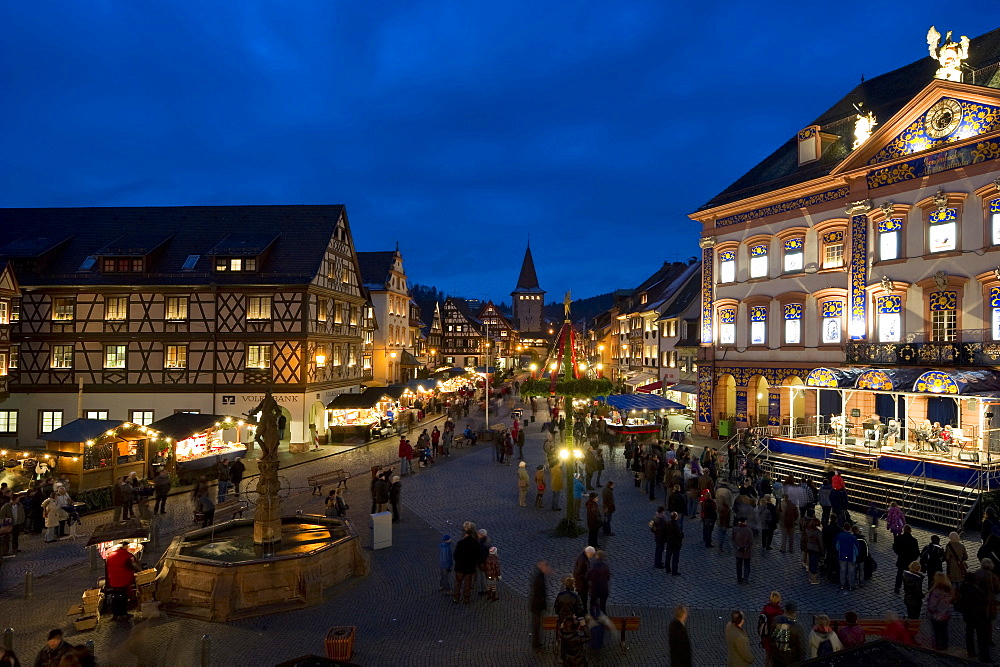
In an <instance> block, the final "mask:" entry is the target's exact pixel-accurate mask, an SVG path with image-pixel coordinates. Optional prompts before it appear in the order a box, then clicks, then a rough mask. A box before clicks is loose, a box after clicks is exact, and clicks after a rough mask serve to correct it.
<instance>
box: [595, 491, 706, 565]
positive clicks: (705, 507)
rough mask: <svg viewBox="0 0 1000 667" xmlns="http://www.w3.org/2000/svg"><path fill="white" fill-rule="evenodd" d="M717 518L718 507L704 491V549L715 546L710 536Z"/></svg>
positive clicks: (702, 525)
mask: <svg viewBox="0 0 1000 667" xmlns="http://www.w3.org/2000/svg"><path fill="white" fill-rule="evenodd" d="M609 483H610V482H609ZM718 518H719V506H718V504H717V503H716V502H715V498H713V497H712V492H711V491H709V490H708V489H705V490H704V491H702V492H701V539H702V541H703V542H704V543H705V548H706V549H711V548H712V547H713V546H715V545H713V544H712V534H713V533H714V532H715V522H716V521H717V520H718Z"/></svg>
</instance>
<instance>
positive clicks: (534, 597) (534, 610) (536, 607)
mask: <svg viewBox="0 0 1000 667" xmlns="http://www.w3.org/2000/svg"><path fill="white" fill-rule="evenodd" d="M550 574H552V568H550V567H549V564H548V562H546V561H544V560H540V561H538V564H537V565H535V574H534V576H532V577H531V597H530V601H529V609H530V610H531V648H533V649H535V650H536V651H537V650H540V649H541V648H542V646H543V644H542V614H544V613H545V610H546V609H548V607H549V594H548V583H547V581H546V577H548V575H550Z"/></svg>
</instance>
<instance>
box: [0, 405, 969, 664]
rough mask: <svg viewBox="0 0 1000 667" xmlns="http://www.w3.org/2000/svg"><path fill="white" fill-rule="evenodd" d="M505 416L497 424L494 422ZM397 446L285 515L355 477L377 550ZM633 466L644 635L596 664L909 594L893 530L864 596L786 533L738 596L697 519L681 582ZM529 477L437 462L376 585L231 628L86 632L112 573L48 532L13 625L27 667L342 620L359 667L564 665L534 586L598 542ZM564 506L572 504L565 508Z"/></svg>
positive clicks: (184, 623)
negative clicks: (477, 534) (476, 566)
mask: <svg viewBox="0 0 1000 667" xmlns="http://www.w3.org/2000/svg"><path fill="white" fill-rule="evenodd" d="M495 418H496V417H495V415H492V414H491V421H492V420H493V419H495ZM466 421H473V422H479V423H481V422H482V414H481V413H479V414H474V415H471V416H470V419H469V420H460V421H459V422H458V423H459V426H460V428H462V427H464V424H465V422H466ZM504 421H505V422H508V423H509V421H510V420H509V418H504ZM427 427H428V428H429V422H428V423H427ZM543 435H544V433H543V432H542V430H541V428H540V424H538V423H529V425H528V426H527V428H526V444H525V448H524V451H525V458H526V460H527V462H528V470H529V472H530V473H532V474H533V473H534V469H535V466H536V465H538V464H540V463H542V462H543V459H544V457H543V454H542V449H541V445H542V441H543ZM396 446H397V445H396V440H395V439H390V440H387V441H382V442H378V443H374V444H371V445H367V446H364V447H360V448H357V449H353V450H350V451H346V452H342V453H339V454H337V455H336V456H333V457H326V458H321V459H315V458H314V459H312V460H309V461H307V462H305V463H303V464H301V465H296V466H295V467H284V468H282V471H281V475H282V476H283V478H284V479H285V480H287V484H286V486H287V487H288V490H287V493H288V497H287V498H286V499H285V501H284V504H283V510H284V511H285V512H286V513H291V512H294V511H295V510H302V511H304V512H307V513H310V512H315V513H321V512H322V500H321V498H320V497H319V496H312V495H310V493H309V490H308V487H307V485H306V477H307V476H308V475H311V474H316V473H318V472H323V471H326V470H330V469H335V468H345V469H347V470H349V471H352V472H353V473H355V474H358V475H360V477H359V479H358V480H357V481H352V482H350V483H349V491H348V496H347V501H348V503H349V504H350V510H349V512H348V516H349V518H350V519H351V520H352V521H353V522H354V524H355V526H356V528H357V529H358V532H359V534H360V536H361V539H362V543H363V544H364V545H365V546H366V548H367V547H368V545H369V544H370V534H369V530H368V510H369V509H370V495H369V491H368V477H367V471H368V469H369V468H370V466H371V465H373V464H386V463H389V462H391V461H393V460H394V457H395V453H396ZM515 452H516V450H515ZM515 457H516V453H515ZM623 465H624V461H623V459H622V457H621V448H620V447H618V448H616V451H615V458H611V457H608V470H607V471H605V475H604V477H603V480H607V479H612V480H614V481H615V482H616V494H615V498H616V503H617V506H618V511H617V513H616V514H615V516H614V520H613V523H614V526H613V528H614V531H615V533H616V535H615V536H613V537H607V538H605V537H603V536H602V538H601V539H602V548H603V549H604V550H605V551H606V554H607V559H608V563H609V565H610V567H611V571H612V579H611V596H610V599H609V603H608V612H609V614H610V615H612V616H614V615H626V614H636V615H638V616H640V618H641V629H640V630H639V631H638V632H637V633H630V635H629V638H628V643H629V650H628V652H623V651H622V650H621V649H620V648H619V647H618V646H617V644H616V643H615V641H614V640H613V639H611V638H609V640H608V641H607V643H606V644H605V647H604V648H603V649H602V650H600V651H597V652H594V653H593V655H592V656H591V663H592V664H596V665H652V664H667V663H668V662H669V657H668V656H669V652H668V646H667V627H668V625H669V622H670V620H671V618H672V612H673V607H674V606H675V605H677V604H686V605H688V606H689V607H690V608H691V614H690V617H689V619H688V631H689V634H690V636H691V641H692V645H693V647H694V662H695V664H698V665H723V664H725V662H726V648H725V638H724V627H725V623H726V621H727V620H728V618H729V612H730V611H731V610H733V609H742V610H743V611H744V613H745V614H746V615H747V618H748V628H749V629H750V632H751V634H753V632H754V630H753V627H752V626H754V625H755V624H756V616H757V613H758V612H759V609H760V608H761V607H762V606H763V604H764V603H765V602H766V601H767V597H768V594H769V592H770V591H771V590H773V589H777V590H779V591H781V593H782V595H783V597H784V599H785V600H795V601H796V602H798V604H799V607H800V610H801V611H800V618H801V619H803V621H804V622H808V619H810V618H811V616H812V614H814V613H827V614H829V615H830V616H831V617H842V616H843V614H844V612H846V611H848V610H854V611H856V612H857V613H858V614H859V615H860V616H861V617H862V618H865V617H869V618H871V617H881V616H882V615H884V614H885V613H886V612H887V611H895V612H897V613H901V612H902V611H903V605H902V599H901V597H900V596H897V595H895V594H893V592H892V584H893V577H894V575H895V569H894V567H893V565H894V563H895V558H894V556H893V554H892V553H891V539H890V535H889V534H888V533H887V532H885V530H884V529H883V530H882V533H881V539H879V540H878V542H877V543H876V544H874V545H872V547H873V556H874V557H875V558H876V560H877V562H878V563H879V568H878V571H877V572H876V574H875V578H874V579H873V580H872V581H871V582H870V583H869V585H868V586H866V587H864V588H862V589H859V590H856V591H854V592H842V591H840V590H838V588H837V587H836V586H835V585H833V584H829V583H824V584H822V585H819V586H811V585H809V584H808V581H807V579H806V573H805V571H804V570H803V569H802V567H801V565H799V558H800V554H799V553H798V552H796V553H794V554H781V553H780V552H779V551H778V544H779V541H778V538H777V536H776V539H775V546H774V550H773V551H770V552H767V553H766V555H762V554H761V553H760V550H759V545H758V547H757V550H756V551H755V553H754V557H753V559H752V565H751V583H750V585H748V586H737V585H736V581H735V572H734V570H735V562H734V558H733V556H732V555H731V554H730V553H726V554H720V553H719V552H718V550H717V549H712V550H709V549H706V548H705V546H704V544H703V543H702V541H701V527H700V525H699V524H698V522H697V521H693V522H692V521H688V522H687V523H686V525H685V533H686V535H687V537H686V539H685V541H684V546H683V549H682V554H681V559H680V571H681V573H682V574H681V576H679V577H672V576H669V575H666V574H665V573H664V571H663V570H656V569H654V568H653V562H652V561H653V546H654V545H653V539H652V535H651V534H650V532H649V528H648V521H649V519H650V518H651V517H652V514H653V512H654V511H655V508H656V505H657V504H659V503H660V502H662V497H661V498H660V499H659V500H658V501H657V502H651V501H649V500H647V499H646V497H645V496H644V495H643V494H642V493H640V492H639V490H638V489H636V488H634V486H633V484H632V476H631V474H630V473H628V472H626V471H625V470H624V469H623ZM603 480H602V481H603ZM516 482H517V465H516V461H515V462H514V464H513V465H511V466H507V465H502V464H498V463H495V462H494V460H493V447H492V445H491V444H490V443H480V444H479V445H477V446H476V447H473V448H463V449H459V450H453V456H452V457H451V458H439V460H438V462H437V463H435V464H434V465H433V466H431V467H430V468H426V469H423V470H420V471H419V472H418V473H417V474H414V475H409V476H407V477H405V478H404V480H403V493H402V497H403V510H402V522H401V523H399V524H395V525H394V535H393V546H392V547H391V548H388V549H381V550H378V551H370V550H369V551H368V553H369V557H370V561H371V574H370V575H369V576H368V577H365V578H359V579H357V580H352V581H349V582H347V583H346V584H344V585H343V586H341V587H340V588H339V589H338V591H337V593H336V594H335V595H333V596H332V597H331V598H330V599H329V600H327V601H326V602H324V603H323V604H320V605H317V606H314V607H310V608H307V609H302V610H297V611H293V612H286V613H282V614H276V615H272V616H266V617H261V618H256V619H248V620H244V621H238V622H231V623H227V624H211V623H205V622H200V621H194V620H189V619H182V618H170V617H166V618H159V619H150V620H133V621H131V622H124V623H115V622H113V621H110V620H107V619H106V620H102V621H101V624H100V626H99V627H98V628H97V629H96V630H94V631H90V632H82V633H77V632H75V630H73V627H72V623H71V619H69V618H67V617H66V616H65V610H66V609H67V608H68V607H69V606H70V605H71V604H73V603H74V602H76V601H78V599H79V595H80V592H81V591H82V590H83V589H84V588H87V587H89V586H92V585H93V583H94V580H95V579H96V577H97V576H98V575H99V574H100V573H99V572H92V571H90V569H89V567H88V565H87V557H86V552H85V550H84V549H83V547H82V544H83V543H84V542H85V540H83V539H82V538H81V539H78V540H76V541H71V540H66V541H62V542H60V543H58V544H54V545H43V544H42V543H41V540H40V538H34V539H28V540H26V541H25V546H23V547H22V548H23V549H24V550H25V551H24V553H22V554H21V555H20V556H18V558H15V559H11V560H6V561H4V571H3V573H2V577H3V578H2V582H3V584H4V589H3V591H2V593H0V626H2V627H8V626H10V627H13V628H14V629H15V640H14V648H15V651H17V652H18V654H19V656H20V657H21V660H22V662H27V661H29V660H32V659H33V656H34V655H35V653H36V652H37V650H38V649H39V648H40V647H41V646H42V645H43V644H44V639H45V635H46V633H47V632H48V630H49V629H50V628H52V627H62V628H63V629H64V631H65V632H66V637H67V640H68V641H70V642H71V643H83V642H85V641H87V640H93V641H94V645H95V652H96V655H97V658H98V663H99V664H101V665H129V666H131V665H163V666H173V665H185V666H187V665H198V664H201V662H200V655H201V648H202V647H201V641H202V640H201V638H202V636H203V635H209V636H210V643H211V661H210V663H211V664H212V665H241V666H251V665H253V666H256V665H275V664H277V663H279V662H282V661H284V660H288V659H291V658H294V657H297V656H301V655H305V654H309V653H314V654H319V655H322V654H323V638H324V636H325V635H326V631H327V630H328V629H329V628H330V627H331V626H337V625H353V626H356V627H357V628H358V633H357V641H356V643H355V655H354V657H353V662H355V663H357V664H362V665H467V664H477V665H550V664H556V663H557V655H556V652H555V647H554V642H553V641H552V638H551V637H546V638H545V641H546V648H545V649H544V650H543V651H533V650H532V649H531V648H530V635H529V627H528V625H529V614H528V607H527V594H528V589H529V580H530V577H531V575H532V573H533V568H534V565H535V563H536V562H538V560H540V559H543V558H544V559H546V560H548V562H549V564H550V565H551V566H552V567H553V568H554V569H555V572H556V575H555V576H552V577H550V578H549V586H548V587H549V599H550V601H551V599H552V598H553V597H554V595H555V593H556V592H557V590H558V589H559V581H560V580H561V578H562V576H564V575H566V574H569V573H570V571H571V570H572V566H573V562H574V560H575V558H576V556H577V555H578V554H579V552H580V551H581V550H582V549H583V548H584V546H586V535H583V536H581V537H579V538H577V539H568V538H559V537H555V536H554V534H553V529H554V528H555V525H556V524H557V523H558V521H559V519H560V518H561V517H562V515H563V513H561V512H554V511H552V510H550V509H548V508H549V507H550V501H549V497H548V492H547V494H546V499H545V503H544V509H539V508H535V507H533V506H531V505H532V503H531V502H530V500H531V497H532V495H533V494H531V493H529V503H528V504H529V506H528V507H518V505H517V484H516ZM251 483H252V482H251ZM598 490H600V489H598ZM660 492H661V493H662V491H660ZM560 506H562V507H565V505H564V501H563V502H561V503H560ZM168 512H169V513H168V515H167V516H166V517H164V520H163V521H161V525H160V528H161V534H162V535H163V537H162V538H161V540H160V546H159V547H158V548H150V549H147V555H146V561H147V562H149V563H153V562H155V560H156V559H157V558H158V557H159V554H160V553H161V552H162V549H163V548H164V547H165V546H166V544H167V542H168V541H169V540H168V539H167V537H168V536H169V535H170V534H173V533H176V532H181V531H183V530H186V529H187V528H188V527H191V526H192V523H191V517H192V515H191V509H190V505H189V503H188V502H187V498H186V497H178V498H176V499H174V498H172V499H171V503H169V504H168ZM88 520H89V521H93V523H94V524H95V525H96V524H97V523H101V522H103V521H106V520H107V517H106V516H105V517H92V518H90V519H85V524H84V528H86V527H87V525H88V524H87V521H88ZM466 520H472V521H475V522H476V523H477V525H478V526H479V527H481V528H486V529H487V530H488V531H489V535H490V538H491V539H492V541H493V544H494V545H495V546H497V547H498V551H499V556H500V560H501V567H502V571H503V576H502V580H501V584H500V601H499V602H488V601H486V600H485V599H483V598H478V599H477V600H474V601H473V603H472V604H471V605H454V604H452V602H451V598H450V596H449V595H444V594H442V593H441V592H440V591H439V590H438V574H439V573H438V568H437V545H438V543H439V540H440V536H441V534H442V533H450V534H451V535H453V536H455V538H456V539H455V540H454V541H457V538H458V533H459V532H460V527H461V524H462V522H463V521H466ZM82 532H83V531H81V533H82ZM914 533H915V534H916V536H917V539H918V541H919V542H920V544H921V546H923V545H924V544H925V543H927V542H928V541H929V535H930V533H928V532H927V531H924V530H920V529H916V530H915V531H914ZM966 546H967V548H968V549H969V551H970V553H971V554H974V553H975V551H976V549H977V548H978V545H977V544H974V543H971V542H968V543H966ZM28 568H31V569H32V570H33V571H34V572H35V577H36V579H35V584H34V596H33V597H32V598H31V599H28V600H26V599H24V596H23V592H24V589H23V585H22V584H21V581H22V579H21V578H22V577H23V572H24V571H25V570H26V569H28ZM924 626H925V627H924V629H923V630H922V632H921V640H922V641H923V643H925V644H928V645H929V643H930V642H929V623H927V622H925V623H924ZM963 629H964V627H963V625H962V623H961V622H960V621H954V622H952V624H951V634H952V644H953V646H959V647H961V646H964V642H963V637H964V634H963ZM751 644H752V645H754V650H755V651H756V653H757V657H758V659H759V661H760V662H761V663H762V661H763V652H762V651H761V650H760V649H759V648H758V647H756V646H755V644H756V642H755V641H754V639H753V637H751Z"/></svg>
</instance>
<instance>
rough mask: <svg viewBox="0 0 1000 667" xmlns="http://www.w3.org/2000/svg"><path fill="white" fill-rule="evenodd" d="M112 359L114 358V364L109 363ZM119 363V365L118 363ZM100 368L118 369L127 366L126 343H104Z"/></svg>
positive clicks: (107, 369)
mask: <svg viewBox="0 0 1000 667" xmlns="http://www.w3.org/2000/svg"><path fill="white" fill-rule="evenodd" d="M112 355H114V357H112ZM119 358H120V362H119ZM112 360H114V363H115V364H116V365H110V364H109V361H112ZM119 363H120V365H118V364H119ZM102 368H103V369H104V370H106V371H120V370H125V369H126V368H128V343H125V344H124V345H123V344H121V343H105V344H104V355H103V365H102Z"/></svg>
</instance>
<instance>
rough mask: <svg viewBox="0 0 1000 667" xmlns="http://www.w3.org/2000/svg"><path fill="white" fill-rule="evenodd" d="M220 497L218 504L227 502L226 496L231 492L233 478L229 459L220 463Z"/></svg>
mask: <svg viewBox="0 0 1000 667" xmlns="http://www.w3.org/2000/svg"><path fill="white" fill-rule="evenodd" d="M218 480H219V497H218V499H217V502H219V503H222V502H225V500H226V494H227V493H228V492H229V484H230V483H231V482H232V476H231V474H230V470H229V459H226V458H224V459H222V461H220V462H219V474H218Z"/></svg>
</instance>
